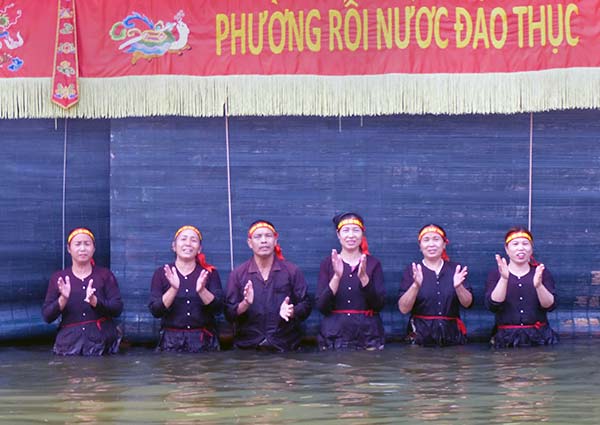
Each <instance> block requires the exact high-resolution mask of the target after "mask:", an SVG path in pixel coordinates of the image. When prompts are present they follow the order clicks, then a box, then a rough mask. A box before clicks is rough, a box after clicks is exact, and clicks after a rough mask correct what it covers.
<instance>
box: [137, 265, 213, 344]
mask: <svg viewBox="0 0 600 425" xmlns="http://www.w3.org/2000/svg"><path fill="white" fill-rule="evenodd" d="M174 266H175V264H174V263H173V264H169V267H171V268H173V267H174ZM202 270H203V268H202V267H201V266H200V265H196V268H195V269H194V271H193V272H192V273H190V274H189V275H188V276H184V275H182V274H181V273H180V272H179V270H177V274H178V275H179V282H180V284H179V290H178V291H177V295H176V296H175V300H174V301H173V304H171V307H170V308H166V307H165V305H164V303H163V301H162V296H163V294H164V293H165V292H167V290H168V289H169V288H170V287H171V285H170V284H169V281H168V280H167V278H166V277H165V272H164V268H163V267H159V268H158V269H156V271H155V272H154V276H153V277H152V287H151V291H150V303H149V305H148V307H149V308H150V312H151V313H152V315H153V316H154V317H157V318H161V319H162V320H161V334H160V339H159V342H158V347H157V350H159V351H185V352H200V351H215V350H218V349H219V335H218V332H217V323H216V320H215V316H216V315H218V314H219V313H221V311H222V310H223V289H222V287H221V278H220V276H219V272H218V271H217V270H213V271H212V272H211V273H210V274H209V275H208V281H207V283H206V289H208V290H209V291H210V292H211V293H212V294H213V295H214V297H215V298H214V300H212V302H211V303H210V304H204V302H203V301H202V299H201V298H200V296H199V295H198V293H197V292H196V282H197V280H198V277H199V276H200V272H201V271H202Z"/></svg>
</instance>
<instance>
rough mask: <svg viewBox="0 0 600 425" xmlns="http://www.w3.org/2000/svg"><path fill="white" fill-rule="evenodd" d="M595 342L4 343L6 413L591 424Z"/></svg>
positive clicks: (79, 419)
mask: <svg viewBox="0 0 600 425" xmlns="http://www.w3.org/2000/svg"><path fill="white" fill-rule="evenodd" d="M599 349H600V340H574V341H563V342H562V343H561V344H560V345H559V346H557V347H542V348H530V349H512V350H494V349H490V348H488V347H487V346H486V345H483V344H480V345H477V344H474V345H469V346H466V347H453V348H444V349H439V348H421V347H412V346H407V345H401V344H395V345H389V346H388V347H386V349H385V350H384V351H383V352H377V353H372V352H346V353H316V352H307V353H294V354H286V355H279V354H264V353H255V352H240V351H223V352H220V353H215V354H204V355H190V354H186V355H184V354H164V353H162V354H157V353H154V352H153V351H152V350H150V349H146V348H130V349H127V350H124V352H123V354H120V355H117V356H112V357H102V358H79V357H75V358H72V357H58V356H54V355H52V354H51V353H50V352H49V348H48V347H34V348H31V347H26V348H8V347H3V348H0V422H1V423H7V424H8V423H10V424H16V423H73V424H75V423H78V424H81V423H84V424H151V423H165V424H191V423H203V424H229V423H240V424H302V423H311V424H312V423H326V424H338V423H340V424H341V423H343V424H427V423H435V424H483V423H491V424H508V423H510V424H526V423H540V422H542V423H552V424H594V425H596V424H598V423H600V403H598V400H599V399H600V377H599V374H598V371H597V364H598V360H599V359H600V356H599V355H598V350H599Z"/></svg>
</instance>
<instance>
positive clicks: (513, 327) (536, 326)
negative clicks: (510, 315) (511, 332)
mask: <svg viewBox="0 0 600 425" xmlns="http://www.w3.org/2000/svg"><path fill="white" fill-rule="evenodd" d="M546 324H547V323H546V322H535V323H534V324H533V325H498V329H531V328H535V329H540V328H542V327H543V326H546Z"/></svg>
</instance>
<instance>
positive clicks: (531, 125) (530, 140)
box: [527, 112, 533, 232]
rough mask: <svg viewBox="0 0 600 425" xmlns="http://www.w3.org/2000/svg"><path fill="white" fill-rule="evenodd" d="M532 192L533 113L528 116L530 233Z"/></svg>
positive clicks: (529, 224)
mask: <svg viewBox="0 0 600 425" xmlns="http://www.w3.org/2000/svg"><path fill="white" fill-rule="evenodd" d="M532 192H533V112H532V113H530V114H529V208H528V210H529V213H528V217H527V228H528V229H529V231H530V232H531V231H532V230H531V198H532Z"/></svg>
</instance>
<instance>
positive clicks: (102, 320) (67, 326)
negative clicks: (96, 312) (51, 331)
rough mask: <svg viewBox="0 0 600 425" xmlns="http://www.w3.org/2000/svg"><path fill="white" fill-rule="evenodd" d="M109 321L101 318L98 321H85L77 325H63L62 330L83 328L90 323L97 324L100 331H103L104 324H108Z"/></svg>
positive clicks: (76, 323)
mask: <svg viewBox="0 0 600 425" xmlns="http://www.w3.org/2000/svg"><path fill="white" fill-rule="evenodd" d="M107 320H108V318H106V317H101V318H100V319H98V320H84V321H83V322H75V323H69V324H68V325H61V328H73V327H75V326H82V325H88V324H90V323H95V324H96V327H97V328H98V330H102V322H106V321H107Z"/></svg>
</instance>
